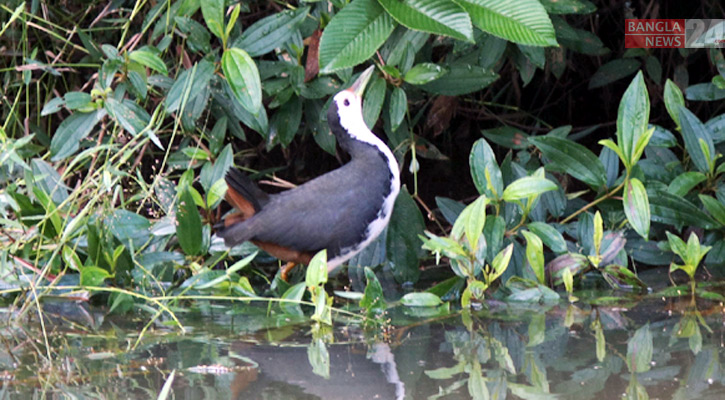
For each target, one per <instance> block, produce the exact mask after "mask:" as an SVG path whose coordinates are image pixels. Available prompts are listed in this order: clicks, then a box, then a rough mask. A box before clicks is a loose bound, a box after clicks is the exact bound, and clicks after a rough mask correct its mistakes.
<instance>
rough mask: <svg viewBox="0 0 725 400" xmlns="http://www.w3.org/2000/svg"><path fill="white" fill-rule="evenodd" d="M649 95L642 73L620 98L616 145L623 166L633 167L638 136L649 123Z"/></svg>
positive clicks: (644, 130)
mask: <svg viewBox="0 0 725 400" xmlns="http://www.w3.org/2000/svg"><path fill="white" fill-rule="evenodd" d="M649 108H650V107H649V95H648V94H647V85H646V84H645V83H644V77H643V76H642V71H639V72H638V73H637V76H635V77H634V79H633V80H632V83H630V85H629V87H628V88H627V90H626V91H625V92H624V95H623V96H622V100H621V101H620V103H619V111H618V113H617V144H618V145H619V148H620V149H621V150H622V154H623V155H624V157H625V165H626V166H628V168H629V167H631V166H633V165H634V163H633V162H632V159H633V155H634V153H635V147H636V145H637V142H638V141H639V138H640V136H642V135H644V134H645V133H646V131H647V124H648V123H649Z"/></svg>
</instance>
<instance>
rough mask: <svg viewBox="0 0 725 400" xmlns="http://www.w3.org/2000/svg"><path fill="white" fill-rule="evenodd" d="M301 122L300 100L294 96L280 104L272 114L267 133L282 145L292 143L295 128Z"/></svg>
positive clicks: (298, 126) (296, 128) (298, 127)
mask: <svg viewBox="0 0 725 400" xmlns="http://www.w3.org/2000/svg"><path fill="white" fill-rule="evenodd" d="M300 122H302V100H301V99H300V98H299V97H297V96H294V97H293V98H292V99H290V100H289V101H287V102H286V103H284V104H282V106H281V107H280V108H279V110H278V111H277V112H276V113H274V115H272V120H271V121H270V122H269V134H270V136H271V137H275V136H276V139H277V140H279V142H280V143H281V144H282V146H283V147H287V146H289V145H290V143H292V139H294V137H295V134H296V133H297V130H298V129H300Z"/></svg>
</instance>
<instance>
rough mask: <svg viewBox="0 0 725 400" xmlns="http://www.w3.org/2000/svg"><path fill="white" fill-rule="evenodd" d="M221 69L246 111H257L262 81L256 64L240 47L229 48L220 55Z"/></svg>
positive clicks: (260, 105) (255, 112) (260, 99)
mask: <svg viewBox="0 0 725 400" xmlns="http://www.w3.org/2000/svg"><path fill="white" fill-rule="evenodd" d="M222 69H223V70H224V76H225V77H226V78H227V82H228V83H229V86H230V87H231V88H232V92H234V95H235V96H236V98H237V100H239V102H240V103H241V104H242V107H244V108H245V109H246V110H247V111H249V112H250V113H252V114H255V115H256V114H257V113H259V110H260V109H261V108H262V83H261V81H260V78H259V71H258V70H257V65H256V64H255V63H254V60H252V58H251V57H249V54H247V52H245V51H244V50H242V49H238V48H231V49H227V50H226V51H224V55H222Z"/></svg>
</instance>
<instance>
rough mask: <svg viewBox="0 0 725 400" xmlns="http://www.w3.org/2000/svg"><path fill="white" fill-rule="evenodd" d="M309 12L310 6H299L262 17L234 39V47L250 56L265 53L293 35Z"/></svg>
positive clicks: (282, 43)
mask: <svg viewBox="0 0 725 400" xmlns="http://www.w3.org/2000/svg"><path fill="white" fill-rule="evenodd" d="M309 12H310V7H300V8H298V9H296V10H287V11H282V12H279V13H277V14H273V15H270V16H268V17H265V18H262V19H260V20H259V21H257V22H255V23H253V24H252V25H251V26H250V27H249V28H247V29H246V30H245V31H244V33H242V35H241V36H240V37H239V39H237V40H235V41H234V47H239V48H240V49H244V50H245V51H246V52H247V54H249V56H250V57H258V56H261V55H263V54H267V53H269V52H270V51H272V50H274V49H276V48H278V47H281V46H282V45H284V44H285V42H287V41H288V40H289V39H290V38H291V37H292V36H293V35H294V34H295V32H296V31H297V28H298V27H299V25H300V24H301V23H302V22H303V21H304V19H305V17H306V16H307V14H308V13H309Z"/></svg>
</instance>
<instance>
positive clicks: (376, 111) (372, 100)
mask: <svg viewBox="0 0 725 400" xmlns="http://www.w3.org/2000/svg"><path fill="white" fill-rule="evenodd" d="M386 86H387V84H386V83H385V79H382V78H380V77H378V76H373V77H372V79H370V82H368V87H367V89H366V90H365V97H364V98H363V121H365V125H367V126H375V123H376V122H377V121H378V118H379V117H380V110H382V109H383V102H384V101H385V88H386Z"/></svg>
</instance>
